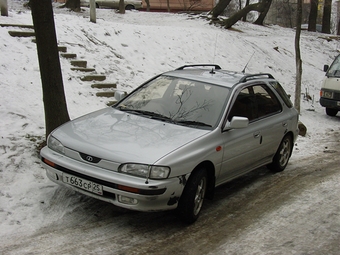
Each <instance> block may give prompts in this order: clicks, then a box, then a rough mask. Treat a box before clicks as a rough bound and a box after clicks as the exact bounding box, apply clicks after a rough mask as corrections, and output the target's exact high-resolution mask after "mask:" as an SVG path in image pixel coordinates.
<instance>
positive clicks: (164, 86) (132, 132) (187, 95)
mask: <svg viewBox="0 0 340 255" xmlns="http://www.w3.org/2000/svg"><path fill="white" fill-rule="evenodd" d="M116 99H117V100H118V103H116V104H115V105H114V106H112V107H107V108H105V109H102V110H99V111H96V112H93V113H90V114H87V115H85V116H82V117H80V118H77V119H75V120H72V121H70V122H68V123H66V124H64V125H62V126H60V127H58V128H57V129H56V130H54V131H53V132H52V133H51V134H50V135H49V137H48V141H47V146H46V147H44V148H43V149H42V150H41V160H42V164H43V166H44V167H45V168H46V173H47V176H48V178H49V179H51V180H52V181H54V182H56V183H59V184H63V185H66V186H68V187H70V188H73V189H75V190H77V191H79V192H81V193H83V194H86V195H88V196H92V197H95V198H97V199H100V200H104V201H107V202H110V203H112V204H114V205H116V206H119V207H123V208H128V209H132V210H138V211H161V210H171V209H176V212H177V213H178V215H179V217H180V218H181V219H182V220H183V221H184V222H187V223H193V222H194V221H196V220H197V218H198V216H199V213H200V211H201V208H202V205H203V201H204V198H212V196H213V193H214V189H215V187H217V186H219V185H221V184H223V183H226V182H228V181H230V180H232V179H235V178H237V177H239V176H241V175H243V174H245V173H248V172H249V171H252V170H254V169H256V168H259V167H261V166H264V165H266V166H268V167H269V168H270V169H271V170H273V171H275V172H279V171H282V170H284V169H285V167H286V166H287V164H288V161H289V158H290V156H291V153H292V149H293V144H294V142H295V140H296V138H297V135H298V113H297V111H296V110H295V108H294V107H293V105H292V103H291V101H290V99H289V97H288V96H287V94H286V93H285V91H284V90H283V88H282V87H281V85H280V84H279V83H278V81H276V80H275V79H274V78H273V76H272V75H270V74H265V73H261V74H252V75H250V74H244V73H242V72H240V73H237V72H231V71H226V70H222V69H221V68H220V67H219V66H218V65H210V64H208V65H188V66H182V67H180V68H178V69H176V70H174V71H169V72H166V73H163V74H160V75H158V76H156V77H154V78H152V79H150V80H149V81H147V82H146V83H144V84H142V85H141V86H139V87H138V88H136V89H135V90H134V91H132V92H131V93H130V94H129V95H127V96H126V97H124V93H123V92H119V91H118V92H116Z"/></svg>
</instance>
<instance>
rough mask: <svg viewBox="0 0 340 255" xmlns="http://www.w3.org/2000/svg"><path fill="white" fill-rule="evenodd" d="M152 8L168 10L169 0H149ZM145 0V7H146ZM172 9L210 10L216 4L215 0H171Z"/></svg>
mask: <svg viewBox="0 0 340 255" xmlns="http://www.w3.org/2000/svg"><path fill="white" fill-rule="evenodd" d="M149 2H150V10H160V11H161V10H165V11H167V9H168V5H167V0H149ZM146 6H147V5H146V2H145V0H143V7H144V8H146ZM169 6H170V10H171V11H210V10H211V9H212V8H213V7H214V6H215V0H169Z"/></svg>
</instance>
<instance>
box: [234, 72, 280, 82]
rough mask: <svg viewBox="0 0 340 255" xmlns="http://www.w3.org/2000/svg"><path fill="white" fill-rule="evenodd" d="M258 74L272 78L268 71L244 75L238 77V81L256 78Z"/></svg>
mask: <svg viewBox="0 0 340 255" xmlns="http://www.w3.org/2000/svg"><path fill="white" fill-rule="evenodd" d="M259 76H268V78H269V79H274V76H273V75H271V74H270V73H258V74H249V75H245V76H243V77H242V78H241V79H240V82H246V81H248V80H251V79H256V78H257V77H259Z"/></svg>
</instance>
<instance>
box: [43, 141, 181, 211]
mask: <svg viewBox="0 0 340 255" xmlns="http://www.w3.org/2000/svg"><path fill="white" fill-rule="evenodd" d="M41 157H42V165H43V167H44V168H45V169H46V175H47V177H48V178H49V179H50V180H51V181H53V182H55V183H57V184H60V185H64V186H67V187H69V188H72V189H74V190H76V191H78V192H80V193H82V194H85V195H87V196H90V197H94V198H96V199H99V200H102V201H106V202H109V203H112V204H114V205H116V206H118V207H122V208H126V209H131V210H137V211H163V210H171V209H175V208H176V207H177V204H178V200H179V197H180V195H181V194H182V191H183V189H184V186H183V181H182V179H181V178H188V176H186V177H177V178H171V179H165V180H146V179H144V178H138V177H134V176H129V175H126V174H121V173H118V172H115V171H110V170H107V169H103V168H99V167H96V166H93V165H92V164H87V163H83V162H79V161H76V160H74V159H71V158H68V157H65V156H63V155H61V154H58V153H55V152H54V151H52V150H50V149H49V148H47V147H45V148H43V149H42V150H41ZM46 159H47V160H48V161H49V162H53V163H54V164H55V165H54V166H51V165H50V164H47V163H46ZM64 173H66V174H69V175H73V176H76V177H79V178H82V179H83V180H87V181H92V182H94V183H97V184H99V185H101V186H102V189H103V194H102V195H98V194H95V193H92V192H90V191H87V190H83V189H81V188H78V187H75V186H72V185H71V184H68V183H65V182H64V181H63V174H64ZM184 183H185V182H184ZM130 190H131V191H130ZM129 199H130V200H133V201H134V203H133V204H132V203H127V202H126V201H127V200H129Z"/></svg>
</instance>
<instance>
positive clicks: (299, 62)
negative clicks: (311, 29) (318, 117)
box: [294, 0, 302, 113]
mask: <svg viewBox="0 0 340 255" xmlns="http://www.w3.org/2000/svg"><path fill="white" fill-rule="evenodd" d="M301 22H302V0H298V2H297V12H296V31H295V63H296V84H295V101H294V106H295V108H296V110H297V111H298V112H299V113H300V102H301V77H302V60H301V53H300V35H301Z"/></svg>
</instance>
